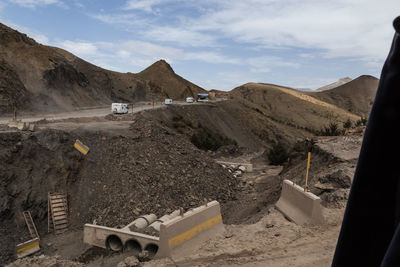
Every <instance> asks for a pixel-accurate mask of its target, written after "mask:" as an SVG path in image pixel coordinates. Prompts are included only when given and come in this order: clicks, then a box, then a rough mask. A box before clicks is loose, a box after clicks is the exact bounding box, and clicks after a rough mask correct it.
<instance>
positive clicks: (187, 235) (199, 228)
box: [168, 215, 222, 248]
mask: <svg viewBox="0 0 400 267" xmlns="http://www.w3.org/2000/svg"><path fill="white" fill-rule="evenodd" d="M221 221H222V217H221V215H218V216H216V217H214V218H211V219H209V220H207V221H205V222H203V223H201V224H199V225H196V226H195V227H193V228H192V229H190V230H188V231H186V232H184V233H182V234H180V235H177V236H174V237H173V238H171V239H169V240H168V245H169V247H170V248H173V247H176V246H178V245H179V244H181V243H183V242H185V241H187V240H189V239H192V238H193V237H194V236H196V235H197V234H199V233H201V232H203V231H205V230H207V229H210V228H211V227H213V226H214V225H216V224H217V223H220V222H221Z"/></svg>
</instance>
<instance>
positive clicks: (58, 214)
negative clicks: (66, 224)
mask: <svg viewBox="0 0 400 267" xmlns="http://www.w3.org/2000/svg"><path fill="white" fill-rule="evenodd" d="M53 214H54V216H60V215H67V213H66V212H65V210H60V211H55V212H53Z"/></svg>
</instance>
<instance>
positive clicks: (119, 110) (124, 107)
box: [111, 103, 129, 114]
mask: <svg viewBox="0 0 400 267" xmlns="http://www.w3.org/2000/svg"><path fill="white" fill-rule="evenodd" d="M111 112H112V113H113V114H127V113H128V112H129V105H128V104H124V103H112V104H111Z"/></svg>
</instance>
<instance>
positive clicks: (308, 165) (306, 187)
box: [304, 152, 311, 192]
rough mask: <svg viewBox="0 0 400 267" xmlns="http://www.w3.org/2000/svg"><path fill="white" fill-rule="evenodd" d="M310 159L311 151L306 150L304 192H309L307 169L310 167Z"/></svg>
mask: <svg viewBox="0 0 400 267" xmlns="http://www.w3.org/2000/svg"><path fill="white" fill-rule="evenodd" d="M310 159H311V152H308V159H307V172H306V184H305V187H304V192H306V191H307V192H309V191H310V190H309V189H308V171H309V169H310Z"/></svg>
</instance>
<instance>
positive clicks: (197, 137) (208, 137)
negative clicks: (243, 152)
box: [190, 124, 237, 150]
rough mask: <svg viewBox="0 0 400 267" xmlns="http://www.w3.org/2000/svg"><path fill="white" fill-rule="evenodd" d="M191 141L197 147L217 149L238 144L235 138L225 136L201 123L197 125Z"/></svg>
mask: <svg viewBox="0 0 400 267" xmlns="http://www.w3.org/2000/svg"><path fill="white" fill-rule="evenodd" d="M190 141H191V142H192V143H193V144H194V145H195V146H196V147H198V148H200V149H203V150H217V149H218V148H220V147H221V146H226V145H237V142H236V141H235V140H232V139H230V138H227V137H224V136H222V135H221V134H219V133H216V132H214V131H212V130H210V129H209V128H207V127H204V126H202V125H201V124H199V126H198V127H197V130H196V132H195V133H194V134H193V135H192V137H191V138H190Z"/></svg>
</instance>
